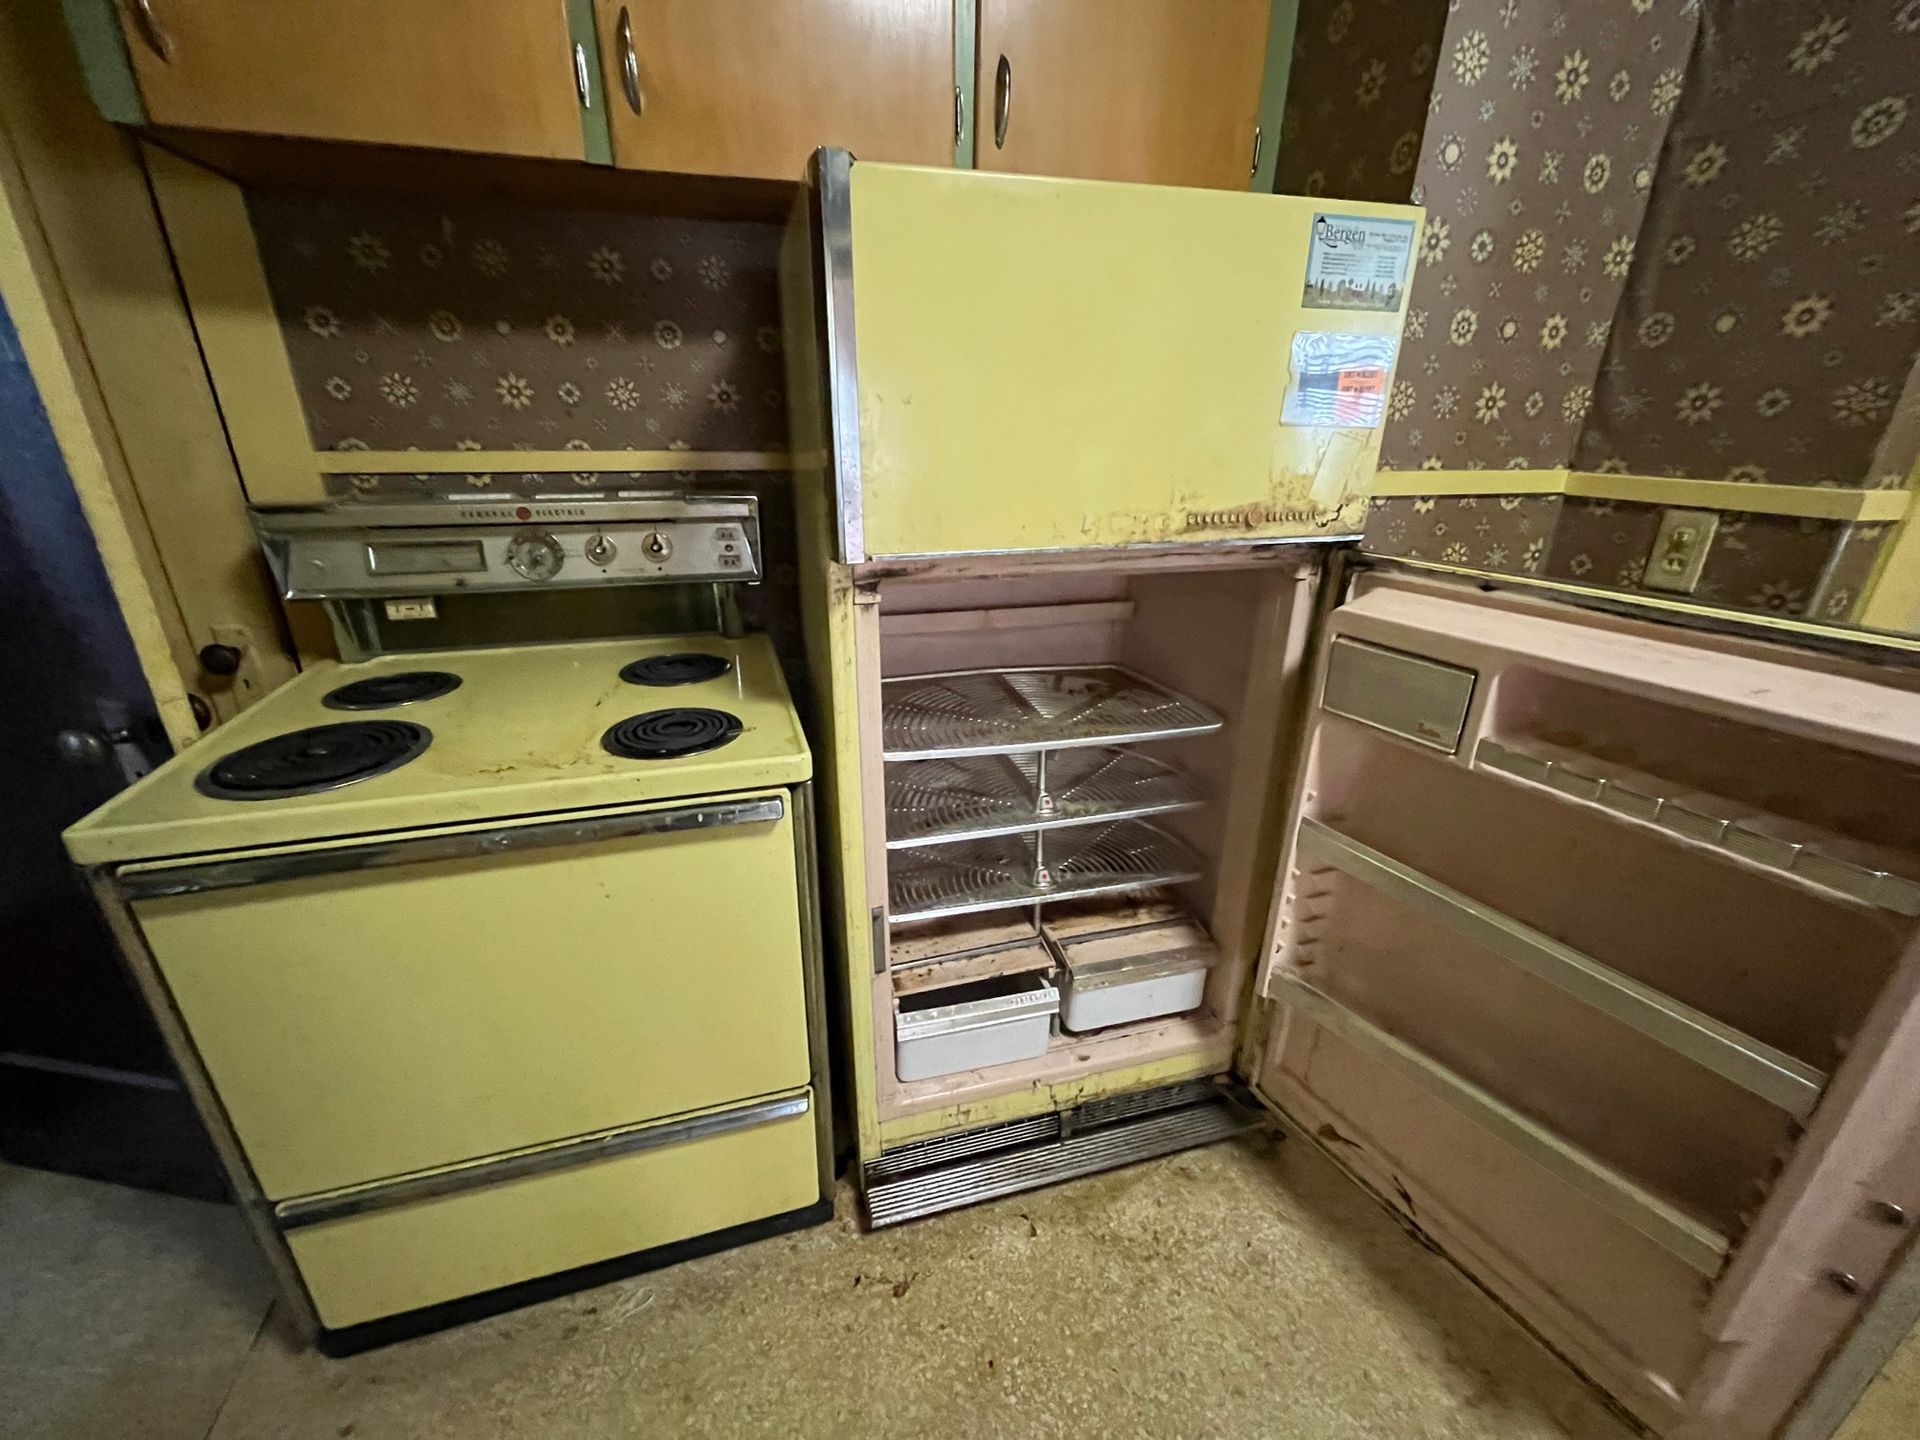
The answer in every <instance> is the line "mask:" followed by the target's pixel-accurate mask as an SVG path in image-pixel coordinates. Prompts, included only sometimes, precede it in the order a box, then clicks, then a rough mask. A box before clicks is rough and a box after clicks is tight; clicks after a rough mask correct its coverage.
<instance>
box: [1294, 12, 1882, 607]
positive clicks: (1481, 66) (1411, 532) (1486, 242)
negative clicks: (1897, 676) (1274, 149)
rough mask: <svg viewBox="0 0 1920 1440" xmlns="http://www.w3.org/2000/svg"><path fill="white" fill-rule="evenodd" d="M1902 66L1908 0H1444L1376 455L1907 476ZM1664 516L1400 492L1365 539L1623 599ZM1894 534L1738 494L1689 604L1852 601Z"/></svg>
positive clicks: (1813, 477)
mask: <svg viewBox="0 0 1920 1440" xmlns="http://www.w3.org/2000/svg"><path fill="white" fill-rule="evenodd" d="M1303 23H1304V21H1303ZM1696 26H1697V28H1698V32H1699V33H1698V35H1697V36H1696V35H1695V34H1694V30H1695V27H1696ZM1916 73H1920V3H1897V4H1895V3H1890V4H1887V5H1884V6H1879V7H1873V8H1871V9H1869V8H1867V7H1854V6H1832V5H1828V6H1822V5H1818V4H1807V3H1799V0H1792V3H1780V4H1774V5H1759V4H1754V3H1734V0H1706V3H1705V4H1703V5H1699V6H1695V5H1692V4H1687V3H1674V4H1667V3H1664V0H1627V3H1624V4H1620V5H1607V6H1600V5H1577V4H1571V3H1561V4H1554V3H1542V0H1531V3H1528V0H1502V3H1494V0H1457V3H1456V4H1455V5H1454V6H1453V7H1452V9H1451V11H1450V13H1449V16H1448V19H1447V25H1446V30H1445V34H1444V35H1443V37H1442V41H1441V46H1440V51H1439V57H1438V66H1437V69H1436V72H1435V77H1434V89H1433V95H1432V97H1431V100H1430V110H1431V115H1430V118H1429V120H1428V122H1427V125H1426V132H1425V140H1424V143H1423V146H1422V151H1421V158H1420V160H1419V163H1418V166H1417V179H1418V185H1417V187H1416V190H1415V192H1414V197H1413V198H1415V199H1417V200H1423V201H1424V203H1425V204H1426V205H1427V206H1428V213H1429V221H1428V236H1427V240H1426V244H1425V248H1424V253H1423V256H1422V261H1423V263H1422V265H1421V268H1420V270H1419V272H1418V273H1417V275H1416V278H1415V284H1414V292H1413V297H1412V304H1411V307H1410V315H1409V322H1408V338H1407V343H1406V346H1405V348H1404V349H1403V352H1402V355H1401V360H1400V366H1399V371H1398V374H1397V376H1396V382H1395V387H1394V393H1393V395H1392V397H1391V400H1390V404H1389V418H1388V425H1387V432H1386V437H1385V444H1384V446H1383V449H1382V461H1383V465H1384V466H1386V467H1388V468H1401V469H1406V468H1414V467H1425V468H1430V469H1455V468H1466V469H1479V468H1491V467H1516V468H1534V467H1538V468H1551V467H1558V466H1563V465H1564V466H1571V467H1573V468H1577V469H1583V470H1597V471H1603V472H1609V471H1619V472H1628V471H1630V472H1634V473H1646V474H1672V475H1686V476H1696V477H1701V478H1707V479H1733V480H1752V481H1761V480H1766V481H1773V482H1783V483H1790V484H1835V485H1846V486H1859V485H1868V484H1873V485H1899V484H1903V483H1904V482H1905V478H1906V476H1907V475H1908V474H1909V473H1910V471H1911V470H1912V468H1913V465H1914V463H1915V458H1916V456H1920V364H1917V363H1916V352H1917V351H1920V238H1916V237H1920V117H1914V118H1913V119H1912V120H1911V121H1909V118H1908V107H1909V106H1910V105H1912V104H1915V103H1920V96H1916V95H1915V94H1913V93H1912V91H1913V88H1914V87H1913V83H1912V76H1913V75H1915V74H1916ZM1543 81H1544V82H1545V83H1542V82H1543ZM1329 104H1331V105H1332V108H1333V109H1334V110H1335V111H1336V112H1337V113H1343V114H1344V115H1345V116H1346V118H1347V119H1348V121H1350V122H1351V121H1352V120H1354V119H1355V118H1356V116H1355V112H1354V109H1353V106H1352V105H1351V103H1350V102H1347V101H1345V100H1343V99H1341V98H1340V97H1339V96H1338V95H1337V94H1336V95H1334V96H1333V97H1332V99H1331V100H1329V97H1328V96H1327V95H1325V94H1322V95H1321V96H1320V97H1319V99H1318V101H1313V100H1309V99H1308V98H1306V97H1303V96H1298V95H1295V96H1291V97H1290V99H1289V109H1290V111H1291V110H1293V109H1294V108H1295V107H1296V106H1297V107H1298V108H1299V109H1300V111H1301V113H1303V114H1305V115H1317V114H1320V113H1322V112H1324V110H1325V109H1326V108H1327V106H1328V105H1329ZM1503 140H1506V141H1510V142H1511V153H1509V151H1508V149H1507V147H1506V146H1504V145H1503V144H1502V141H1503ZM1569 157H1571V159H1570V158H1569ZM1594 157H1603V159H1602V160H1601V161H1599V162H1596V161H1595V159H1594ZM1530 159H1533V160H1537V161H1538V162H1539V163H1538V165H1537V167H1536V166H1531V165H1530V164H1529V160H1530ZM1302 163H1304V162H1302ZM1590 167H1591V168H1590ZM1623 167H1624V168H1623ZM1357 173H1364V172H1357ZM1623 176H1624V178H1625V180H1626V182H1627V183H1626V184H1625V185H1624V186H1622V185H1620V184H1619V183H1617V182H1618V181H1620V179H1621V178H1622V177H1623ZM1330 178H1331V180H1332V182H1333V183H1332V188H1333V192H1334V193H1340V192H1339V187H1338V180H1339V178H1340V177H1339V176H1338V175H1335V176H1332V177H1330ZM1569 180H1571V181H1572V183H1569ZM1596 187H1597V188H1596ZM1355 193H1356V194H1357V193H1360V192H1355ZM1463 242H1464V248H1463ZM1596 259H1597V262H1598V263H1597V264H1596ZM1903 396H1904V398H1903ZM1556 397H1557V398H1558V401H1559V403H1558V406H1557V408H1556V405H1555V399H1556ZM1659 515H1660V510H1659V507H1654V506H1645V505H1629V504H1623V503H1615V502H1611V501H1593V500H1581V499H1568V500H1567V501H1565V502H1564V503H1561V502H1560V501H1558V500H1556V499H1551V498H1541V497H1535V496H1505V497H1501V496H1472V497H1436V498H1433V499H1427V498H1413V497H1404V498H1398V497H1397V498H1392V499H1387V500H1382V501H1376V502H1375V503H1374V506H1373V509H1372V511H1371V513H1370V515H1369V523H1368V528H1367V544H1368V546H1369V547H1370V548H1372V549H1374V550H1377V551H1381V552H1384V553H1393V554H1402V555H1410V556H1416V557H1419V558H1426V559H1446V560H1449V561H1451V562H1453V563H1458V564H1465V565H1472V566H1475V567H1478V568H1486V569H1507V570H1514V571H1527V570H1534V571H1538V572H1540V573H1544V574H1548V575H1553V576H1556V577H1559V578H1564V579H1571V580H1579V581H1582V582H1584V583H1587V584H1598V585H1605V586H1616V587H1621V588H1637V587H1638V585H1639V581H1640V576H1641V574H1642V573H1643V571H1644V569H1645V565H1646V561H1647V556H1648V553H1649V551H1650V549H1651V546H1652V541H1653V534H1654V530H1655V528H1656V527H1657V525H1658V523H1659ZM1891 532H1892V527H1891V526H1888V525H1879V524H1856V525H1847V524H1842V523H1839V522H1834V521H1815V520H1801V519H1796V518H1791V517H1784V516H1771V515H1760V514H1746V513H1740V512H1728V513H1726V514H1725V515H1724V516H1723V520H1722V523H1721V526H1720V528H1719V532H1718V535H1717V538H1716V540H1715V542H1714V546H1713V549H1712V551H1711V552H1710V554H1709V558H1708V562H1707V567H1706V570H1705V573H1704V575H1703V577H1702V581H1701V585H1700V588H1699V590H1698V591H1697V592H1696V593H1697V597H1698V598H1699V599H1701V600H1703V601H1707V602H1710V603H1713V604H1716V605H1722V606H1728V607H1731V608H1738V609H1751V610H1760V611H1769V612H1774V613H1782V614H1792V615H1806V616H1811V617H1813V618H1819V619H1824V620H1836V621H1844V620H1847V619H1850V618H1851V617H1852V616H1853V615H1854V614H1855V612H1856V611H1857V609H1858V607H1859V603H1860V599H1861V596H1862V593H1863V591H1864V589H1865V588H1866V586H1867V584H1868V582H1869V581H1870V579H1871V576H1872V572H1873V567H1874V564H1875V562H1876V560H1877V558H1878V555H1879V552H1880V550H1881V549H1882V547H1883V546H1884V545H1885V543H1886V541H1887V539H1888V537H1889V536H1890V534H1891ZM1529 561H1531V562H1532V563H1529Z"/></svg>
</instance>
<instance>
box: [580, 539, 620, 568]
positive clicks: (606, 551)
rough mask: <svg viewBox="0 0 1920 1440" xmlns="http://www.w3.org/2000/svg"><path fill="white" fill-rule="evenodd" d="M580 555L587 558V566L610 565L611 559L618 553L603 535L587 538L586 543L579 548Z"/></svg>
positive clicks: (611, 542)
mask: <svg viewBox="0 0 1920 1440" xmlns="http://www.w3.org/2000/svg"><path fill="white" fill-rule="evenodd" d="M580 553H581V554H582V555H584V556H586V557H587V563H588V564H589V565H611V564H612V563H613V557H614V556H615V555H618V554H619V553H620V551H619V549H618V547H616V546H615V545H614V543H613V541H611V540H609V539H608V538H607V537H606V536H605V535H601V534H594V535H590V536H588V537H587V543H586V544H585V545H584V546H582V547H581V550H580Z"/></svg>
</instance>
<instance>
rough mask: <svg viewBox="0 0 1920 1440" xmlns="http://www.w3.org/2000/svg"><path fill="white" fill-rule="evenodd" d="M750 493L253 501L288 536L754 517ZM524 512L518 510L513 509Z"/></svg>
mask: <svg viewBox="0 0 1920 1440" xmlns="http://www.w3.org/2000/svg"><path fill="white" fill-rule="evenodd" d="M758 504H759V501H758V499H757V498H756V497H754V496H752V495H683V494H680V493H679V492H677V491H662V492H660V493H658V494H625V495H611V496H609V495H593V494H583V495H581V496H580V497H579V498H578V499H574V498H572V497H568V498H566V499H564V500H562V499H555V498H553V497H547V498H544V499H543V498H539V497H535V498H530V499H529V498H521V497H519V496H506V497H504V498H502V497H499V496H482V495H469V496H466V497H464V498H455V497H448V498H445V499H441V500H433V501H428V502H426V503H418V502H411V501H393V500H381V501H373V500H331V501H325V502H323V503H320V504H317V505H253V506H249V507H248V509H247V515H248V518H249V519H250V520H251V521H252V522H253V527H254V529H255V530H256V531H258V532H260V533H262V534H263V535H264V534H267V533H270V532H285V533H296V532H306V531H316V530H317V531H320V532H322V533H331V532H335V531H341V530H347V531H352V530H387V529H415V528H418V527H421V526H427V527H437V528H445V527H450V526H451V527H458V526H463V525H480V526H485V525H502V526H506V527H508V528H517V527H519V526H523V525H569V524H572V525H597V524H603V523H604V524H611V523H613V522H614V521H616V520H633V521H644V520H746V519H756V518H758V512H757V508H756V507H757V506H758ZM521 510H525V511H527V512H528V513H527V514H525V515H521V514H519V513H518V512H519V511H521Z"/></svg>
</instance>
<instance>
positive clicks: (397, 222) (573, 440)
mask: <svg viewBox="0 0 1920 1440" xmlns="http://www.w3.org/2000/svg"><path fill="white" fill-rule="evenodd" d="M247 208H248V213H249V216H250V219H251V221H252V225H253V229H254V235H255V239H256V241H257V243H258V246H259V251H260V258H261V263H262V266H263V268H264V269H265V271H266V276H267V283H268V287H269V289H270V290H271V292H272V295H273V300H274V306H275V308H276V310H277V311H278V313H279V317H280V323H281V328H282V332H283V333H284V335H285V337H286V342H287V352H288V355H289V357H290V358H291V360H292V362H293V370H294V375H295V379H296V383H297V385H298V388H299V391H300V396H301V400H302V401H303V403H304V407H305V410H306V413H307V423H308V427H309V429H310V430H311V431H312V435H313V442H314V444H315V446H316V447H318V448H321V449H327V450H359V449H372V450H401V449H408V448H419V449H428V450H509V449H533V450H560V449H576V450H605V449H633V450H664V449H675V448H692V449H704V450H715V449H718V450H765V449H778V448H783V447H784V446H785V444H786V397H785V390H784V384H783V373H782V363H781V357H780V329H779V300H778V293H777V276H776V265H777V261H778V254H779V242H780V227H779V226H778V225H773V224H767V223H764V222H755V221H719V220H692V219H681V218H677V217H672V216H657V215H655V216H649V215H622V214H606V213H593V212H586V211H577V210H541V209H535V208H529V207H526V206H521V205H515V206H511V207H507V206H502V207H499V208H472V207H468V208H461V207H457V206H452V205H446V204H440V203H434V202H423V201H411V200H408V199H406V198H394V197H389V196H384V195H366V196H342V195H338V194H325V195H315V194H303V193H298V192H290V191H277V190H276V191H261V190H254V191H250V192H249V193H248V196H247Z"/></svg>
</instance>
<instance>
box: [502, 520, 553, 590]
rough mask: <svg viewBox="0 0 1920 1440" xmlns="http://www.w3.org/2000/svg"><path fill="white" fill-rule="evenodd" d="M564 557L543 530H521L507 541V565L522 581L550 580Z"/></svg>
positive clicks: (551, 538)
mask: <svg viewBox="0 0 1920 1440" xmlns="http://www.w3.org/2000/svg"><path fill="white" fill-rule="evenodd" d="M565 559H566V556H565V554H564V553H563V552H562V551H561V549H560V542H559V541H558V540H556V539H554V538H553V536H551V535H549V534H548V533H547V532H546V531H544V530H522V531H520V532H519V533H518V534H516V535H515V536H514V537H513V538H512V539H510V540H508V541H507V564H508V565H510V566H511V567H512V568H513V573H514V574H516V575H518V576H520V577H521V578H522V579H523V580H551V579H552V578H553V577H554V576H555V575H558V574H559V573H560V566H561V564H562V563H563V562H564V561H565Z"/></svg>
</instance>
